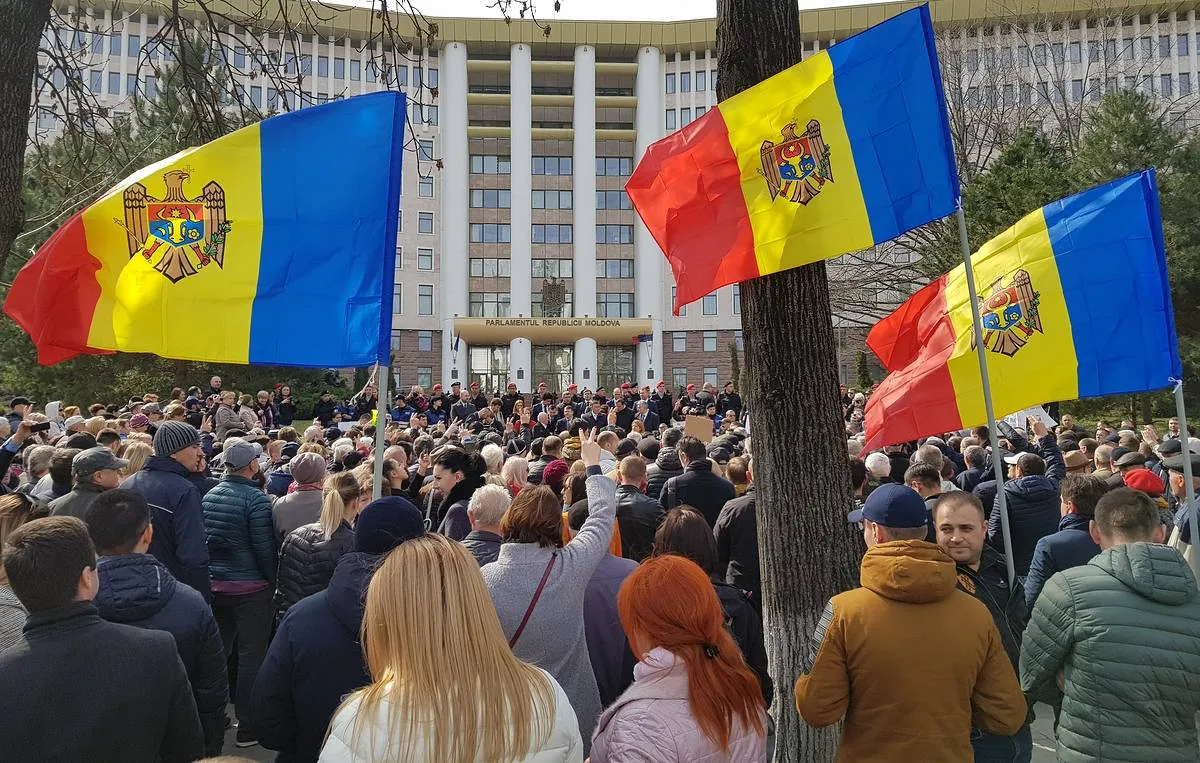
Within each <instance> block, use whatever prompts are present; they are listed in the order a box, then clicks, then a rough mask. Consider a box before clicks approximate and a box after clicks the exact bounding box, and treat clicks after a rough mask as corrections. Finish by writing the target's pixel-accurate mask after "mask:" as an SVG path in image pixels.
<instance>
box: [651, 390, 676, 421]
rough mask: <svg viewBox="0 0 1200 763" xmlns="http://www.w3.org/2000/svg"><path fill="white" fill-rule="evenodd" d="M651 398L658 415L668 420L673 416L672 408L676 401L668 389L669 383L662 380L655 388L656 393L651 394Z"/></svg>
mask: <svg viewBox="0 0 1200 763" xmlns="http://www.w3.org/2000/svg"><path fill="white" fill-rule="evenodd" d="M650 400H651V401H652V402H653V403H654V412H655V413H657V414H658V417H659V418H660V419H661V420H663V421H666V420H667V419H668V418H669V417H670V416H671V410H672V407H673V406H674V402H673V401H672V398H671V393H670V392H669V391H668V390H667V383H666V382H665V381H660V382H659V383H658V385H657V386H655V388H654V394H653V395H651V396H650Z"/></svg>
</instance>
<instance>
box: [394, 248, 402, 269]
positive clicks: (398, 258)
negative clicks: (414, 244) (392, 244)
mask: <svg viewBox="0 0 1200 763" xmlns="http://www.w3.org/2000/svg"><path fill="white" fill-rule="evenodd" d="M403 268H404V247H402V246H398V247H396V270H401V269H403Z"/></svg>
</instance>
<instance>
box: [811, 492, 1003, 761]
mask: <svg viewBox="0 0 1200 763" xmlns="http://www.w3.org/2000/svg"><path fill="white" fill-rule="evenodd" d="M848 519H849V521H850V522H858V523H861V525H862V528H863V538H864V540H865V541H866V543H867V547H868V551H867V554H866V556H864V557H863V561H862V568H861V571H860V576H861V580H862V586H863V587H862V588H856V589H854V590H852V591H847V592H846V593H841V594H838V595H837V596H834V597H833V598H832V599H830V601H829V602H828V603H827V604H826V605H825V611H824V612H823V613H822V615H821V620H820V623H819V624H818V625H817V629H816V633H815V635H814V637H813V645H812V670H811V671H809V673H807V674H806V675H801V676H800V678H799V679H798V680H797V682H796V709H797V711H798V712H799V713H800V716H801V717H802V718H803V719H804V721H805V722H806V723H808V724H810V725H813V726H829V725H831V724H834V723H837V722H838V721H844V723H843V725H842V736H841V744H840V746H839V752H838V754H839V756H840V757H842V758H843V759H845V760H866V759H870V758H871V757H872V756H874V755H876V754H877V753H878V751H879V750H881V749H886V750H887V751H888V756H889V758H890V759H893V760H921V761H963V760H970V759H971V757H972V750H971V746H970V741H969V740H970V730H971V728H972V726H974V727H976V728H980V729H982V730H984V731H987V732H989V733H992V734H999V735H1004V736H1010V735H1012V734H1015V733H1017V732H1018V731H1020V729H1021V727H1022V726H1023V725H1024V724H1025V717H1026V704H1025V699H1024V697H1022V695H1021V690H1020V687H1019V685H1018V684H1017V678H1016V674H1015V673H1014V672H1013V668H1012V665H1011V663H1010V662H1009V660H1008V658H1007V656H1006V655H1005V653H1004V646H1003V643H1002V641H1001V639H1000V635H999V633H998V632H997V631H996V626H995V624H994V623H993V622H992V617H991V615H990V614H989V613H988V611H987V608H986V607H985V606H984V605H983V604H981V603H979V602H978V601H976V600H975V599H973V598H971V597H969V596H966V595H964V594H962V592H960V591H957V590H956V585H957V582H958V573H957V570H956V569H955V565H954V560H953V559H951V558H950V557H949V556H947V555H946V553H945V552H944V551H942V550H941V549H940V548H938V547H937V546H936V545H934V544H932V543H927V542H926V541H925V540H924V538H925V535H926V532H927V526H928V522H929V519H928V514H927V512H926V510H925V503H924V501H922V500H921V497H920V496H919V495H917V494H916V493H915V492H914V491H913V490H912V489H911V488H909V487H906V486H904V485H892V484H889V485H881V486H879V487H878V488H876V489H875V490H874V491H872V492H871V494H870V495H869V496H867V500H866V503H865V505H864V506H863V508H862V509H861V510H857V511H854V512H852V513H851V514H850V516H849V517H848ZM897 602H900V603H903V604H904V605H906V606H897V605H896V603H897ZM947 633H953V634H954V638H947V637H946V634H947ZM881 634H887V637H886V638H884V637H882V636H881ZM934 645H936V648H934ZM884 677H886V678H884ZM851 697H853V703H851V701H850V699H851ZM896 729H903V730H904V733H903V734H897V733H895V731H896Z"/></svg>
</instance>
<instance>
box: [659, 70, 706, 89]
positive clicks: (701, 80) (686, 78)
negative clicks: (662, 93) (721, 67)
mask: <svg viewBox="0 0 1200 763" xmlns="http://www.w3.org/2000/svg"><path fill="white" fill-rule="evenodd" d="M678 81H679V92H681V93H690V92H692V73H691V72H679V75H678ZM675 82H676V75H675V74H674V73H670V74H667V81H666V89H667V92H668V93H674V92H675ZM716 89H717V70H716V69H712V70H710V71H707V72H705V71H698V72H696V92H697V93H702V92H704V91H705V90H716Z"/></svg>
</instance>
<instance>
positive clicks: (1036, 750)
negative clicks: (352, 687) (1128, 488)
mask: <svg viewBox="0 0 1200 763" xmlns="http://www.w3.org/2000/svg"><path fill="white" fill-rule="evenodd" d="M1035 710H1036V713H1037V720H1036V721H1034V724H1033V761H1034V763H1054V737H1053V736H1052V733H1053V729H1054V713H1053V712H1052V711H1051V710H1050V708H1049V707H1047V706H1046V705H1038V706H1037V708H1036V709H1035ZM229 714H230V716H231V717H232V716H233V708H232V707H230V708H229ZM236 732H237V729H234V728H231V729H229V733H227V734H226V735H225V754H226V755H238V756H241V757H244V758H247V759H249V760H253V761H273V760H275V753H273V752H271V751H270V750H265V749H263V748H262V747H245V748H239V747H235V746H234V743H233V741H234V736H235V734H236Z"/></svg>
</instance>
